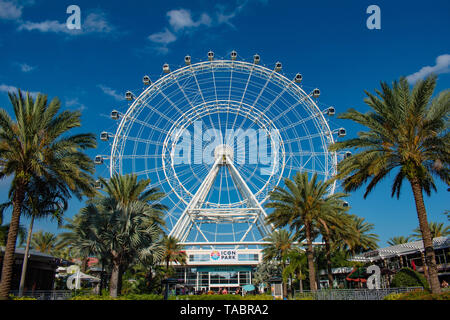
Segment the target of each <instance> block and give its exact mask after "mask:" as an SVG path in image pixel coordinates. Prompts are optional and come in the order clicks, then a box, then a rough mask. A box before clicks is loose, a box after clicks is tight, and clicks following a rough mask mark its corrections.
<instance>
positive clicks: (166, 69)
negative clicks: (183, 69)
mask: <svg viewBox="0 0 450 320" xmlns="http://www.w3.org/2000/svg"><path fill="white" fill-rule="evenodd" d="M163 72H164V73H170V66H169V64H168V63H165V64H164V65H163Z"/></svg>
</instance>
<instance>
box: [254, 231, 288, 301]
mask: <svg viewBox="0 0 450 320" xmlns="http://www.w3.org/2000/svg"><path fill="white" fill-rule="evenodd" d="M265 241H267V242H268V244H267V245H266V246H265V248H264V249H263V250H262V254H263V261H264V262H269V261H272V260H275V261H278V262H280V265H281V269H282V272H283V270H284V269H285V268H286V265H287V260H286V259H287V256H288V254H289V253H290V252H291V251H292V250H294V242H295V235H292V234H291V233H290V232H289V231H287V230H284V229H280V230H275V231H273V232H272V234H271V235H269V236H268V237H267V238H266V239H265ZM283 296H284V297H286V296H287V282H286V279H284V278H283Z"/></svg>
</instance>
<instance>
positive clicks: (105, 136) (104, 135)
mask: <svg viewBox="0 0 450 320" xmlns="http://www.w3.org/2000/svg"><path fill="white" fill-rule="evenodd" d="M100 140H102V141H108V140H109V134H108V132H102V133H101V134H100Z"/></svg>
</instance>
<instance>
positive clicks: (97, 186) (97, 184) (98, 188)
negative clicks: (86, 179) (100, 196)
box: [94, 180, 103, 190]
mask: <svg viewBox="0 0 450 320" xmlns="http://www.w3.org/2000/svg"><path fill="white" fill-rule="evenodd" d="M94 187H95V189H97V190H100V189H103V184H102V182H101V181H100V180H97V181H95V183H94Z"/></svg>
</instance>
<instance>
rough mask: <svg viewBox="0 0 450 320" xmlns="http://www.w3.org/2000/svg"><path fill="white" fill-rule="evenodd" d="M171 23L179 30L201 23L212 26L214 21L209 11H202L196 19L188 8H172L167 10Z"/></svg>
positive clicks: (174, 28) (194, 26) (197, 25)
mask: <svg viewBox="0 0 450 320" xmlns="http://www.w3.org/2000/svg"><path fill="white" fill-rule="evenodd" d="M167 17H168V18H169V24H170V26H171V27H172V28H173V30H175V32H178V31H180V30H183V29H187V28H196V27H199V26H201V25H205V26H210V25H211V23H212V19H211V17H210V16H209V15H208V14H207V13H202V14H201V15H200V18H199V19H198V20H197V21H195V20H194V19H193V17H192V14H191V11H190V10H187V9H179V10H170V11H169V12H167Z"/></svg>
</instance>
